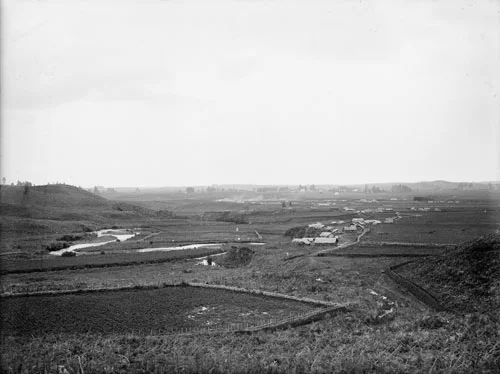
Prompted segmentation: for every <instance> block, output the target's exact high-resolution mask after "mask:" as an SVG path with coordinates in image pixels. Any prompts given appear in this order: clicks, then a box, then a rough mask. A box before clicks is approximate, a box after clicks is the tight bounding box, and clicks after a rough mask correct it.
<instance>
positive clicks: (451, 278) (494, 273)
mask: <svg viewBox="0 0 500 374" xmlns="http://www.w3.org/2000/svg"><path fill="white" fill-rule="evenodd" d="M398 272H400V273H401V274H402V275H404V276H406V277H408V278H410V279H412V280H413V281H415V282H416V283H418V284H420V285H422V286H423V287H424V288H427V289H429V290H430V291H432V292H433V293H435V294H436V295H439V297H440V301H441V302H442V304H444V305H445V306H446V307H448V308H450V309H453V310H456V311H458V312H465V313H470V312H484V313H489V312H492V313H494V314H495V313H498V310H500V233H498V232H497V233H495V234H490V235H487V236H482V237H479V238H477V239H474V240H472V241H469V242H466V243H463V244H461V245H458V246H457V247H455V248H452V249H449V250H447V251H445V252H444V253H443V254H442V255H440V256H437V257H428V258H424V259H422V260H419V261H416V262H413V263H410V264H408V265H406V266H404V267H402V268H401V269H400V270H398Z"/></svg>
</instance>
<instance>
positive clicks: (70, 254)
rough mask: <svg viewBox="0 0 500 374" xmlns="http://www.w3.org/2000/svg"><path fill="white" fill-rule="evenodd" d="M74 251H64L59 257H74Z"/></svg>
mask: <svg viewBox="0 0 500 374" xmlns="http://www.w3.org/2000/svg"><path fill="white" fill-rule="evenodd" d="M75 256H76V253H75V252H64V253H63V254H62V255H61V257H75Z"/></svg>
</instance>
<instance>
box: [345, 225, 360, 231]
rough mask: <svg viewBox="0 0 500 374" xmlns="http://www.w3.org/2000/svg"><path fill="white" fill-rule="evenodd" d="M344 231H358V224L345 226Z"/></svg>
mask: <svg viewBox="0 0 500 374" xmlns="http://www.w3.org/2000/svg"><path fill="white" fill-rule="evenodd" d="M344 231H345V232H352V231H358V228H357V227H356V225H351V226H345V227H344Z"/></svg>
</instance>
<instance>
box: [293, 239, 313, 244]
mask: <svg viewBox="0 0 500 374" xmlns="http://www.w3.org/2000/svg"><path fill="white" fill-rule="evenodd" d="M313 241H314V238H295V239H293V240H292V243H294V244H299V245H311V243H312V242H313Z"/></svg>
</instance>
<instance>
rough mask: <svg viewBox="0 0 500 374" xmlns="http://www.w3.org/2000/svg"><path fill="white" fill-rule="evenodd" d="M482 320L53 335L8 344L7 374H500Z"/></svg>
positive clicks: (346, 320)
mask: <svg viewBox="0 0 500 374" xmlns="http://www.w3.org/2000/svg"><path fill="white" fill-rule="evenodd" d="M492 326H493V325H492V321H491V320H489V319H488V317H485V316H483V315H480V314H473V315H469V316H467V317H457V316H452V315H446V314H436V313H431V314H428V313H417V314H415V312H414V311H413V310H410V309H401V310H400V311H399V314H398V316H397V317H396V318H395V319H393V320H392V321H385V322H384V323H381V324H375V325H374V324H370V323H367V322H366V319H365V316H364V315H363V314H360V313H355V312H353V313H350V314H347V315H342V316H338V317H336V318H333V319H330V320H325V321H321V322H316V323H313V324H311V325H309V326H302V327H299V328H296V329H289V330H284V331H278V332H275V333H264V332H261V333H257V334H253V335H235V334H213V335H195V336H188V335H185V336H183V335H177V336H168V335H149V334H146V335H133V334H120V335H96V334H77V335H66V334H64V335H46V336H43V337H39V338H15V337H4V338H2V346H3V347H4V348H3V352H2V367H1V369H2V372H5V373H45V372H58V371H59V372H63V370H64V369H65V370H67V372H69V373H82V372H84V373H111V372H124V373H125V372H134V373H149V372H158V373H172V372H183V373H232V372H238V373H242V372H243V373H262V372H273V373H281V372H287V373H289V372H317V373H324V372H348V373H349V372H426V373H429V372H446V373H452V372H453V373H471V372H491V373H494V372H498V368H500V343H499V342H500V330H499V329H498V326H495V328H492Z"/></svg>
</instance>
